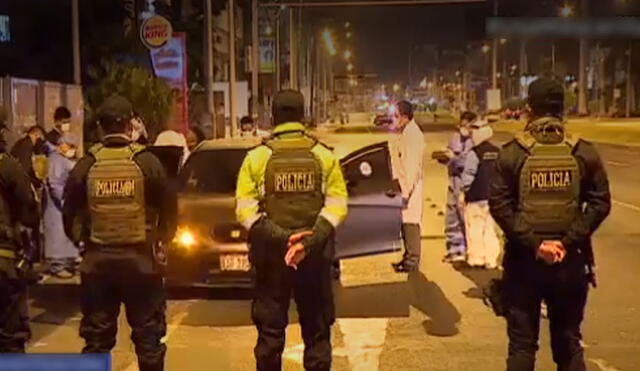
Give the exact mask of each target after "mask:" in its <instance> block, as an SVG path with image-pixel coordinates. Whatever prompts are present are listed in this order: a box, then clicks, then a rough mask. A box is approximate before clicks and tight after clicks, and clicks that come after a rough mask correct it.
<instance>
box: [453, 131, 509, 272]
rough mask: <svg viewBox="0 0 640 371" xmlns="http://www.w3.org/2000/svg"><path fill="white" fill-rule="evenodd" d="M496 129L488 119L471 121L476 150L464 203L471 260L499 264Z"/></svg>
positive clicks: (465, 175)
mask: <svg viewBox="0 0 640 371" xmlns="http://www.w3.org/2000/svg"><path fill="white" fill-rule="evenodd" d="M492 136H493V130H492V129H491V126H490V125H489V124H488V123H487V122H486V121H476V122H474V123H473V124H472V125H471V138H472V140H473V150H471V151H469V153H468V154H467V156H466V158H465V163H464V170H463V172H462V192H460V204H461V205H462V206H461V207H463V208H464V221H465V231H466V233H465V234H466V241H467V264H469V265H470V266H472V267H482V268H486V269H496V268H498V258H499V257H500V239H499V238H498V231H497V229H496V222H495V221H494V220H493V218H492V217H491V213H489V184H490V182H491V178H492V177H493V173H494V167H495V162H496V159H497V158H498V153H499V152H500V148H498V147H497V146H496V145H494V144H493V143H491V142H490V139H491V137H492Z"/></svg>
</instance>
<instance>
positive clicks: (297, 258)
mask: <svg viewBox="0 0 640 371" xmlns="http://www.w3.org/2000/svg"><path fill="white" fill-rule="evenodd" d="M306 256H307V252H306V251H305V248H304V245H303V244H301V243H297V244H295V245H293V246H290V247H289V250H287V254H286V255H285V256H284V262H285V264H287V266H288V267H292V268H293V269H295V270H297V269H298V264H300V262H302V260H304V258H305V257H306Z"/></svg>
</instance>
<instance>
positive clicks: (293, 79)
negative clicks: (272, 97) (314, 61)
mask: <svg viewBox="0 0 640 371" xmlns="http://www.w3.org/2000/svg"><path fill="white" fill-rule="evenodd" d="M296 34H297V32H296V26H295V13H294V9H293V8H289V88H291V89H297V88H298V47H297V46H298V45H297V41H296V39H297V37H296Z"/></svg>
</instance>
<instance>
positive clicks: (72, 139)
mask: <svg viewBox="0 0 640 371" xmlns="http://www.w3.org/2000/svg"><path fill="white" fill-rule="evenodd" d="M62 143H66V144H68V145H70V146H74V147H76V146H78V138H77V137H76V136H75V135H74V134H72V133H64V134H62V136H61V137H60V144H62Z"/></svg>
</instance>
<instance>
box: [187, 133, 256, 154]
mask: <svg viewBox="0 0 640 371" xmlns="http://www.w3.org/2000/svg"><path fill="white" fill-rule="evenodd" d="M260 143H262V139H261V138H258V137H252V138H224V139H210V140H205V141H203V142H202V143H200V144H199V145H198V146H197V147H196V148H195V149H194V150H193V152H194V153H195V152H202V151H215V150H222V149H250V148H253V147H255V146H257V145H259V144H260Z"/></svg>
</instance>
